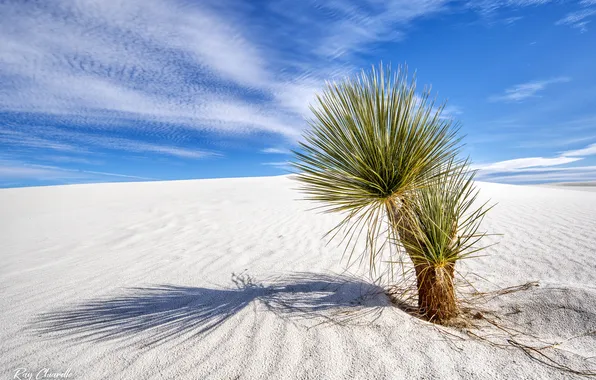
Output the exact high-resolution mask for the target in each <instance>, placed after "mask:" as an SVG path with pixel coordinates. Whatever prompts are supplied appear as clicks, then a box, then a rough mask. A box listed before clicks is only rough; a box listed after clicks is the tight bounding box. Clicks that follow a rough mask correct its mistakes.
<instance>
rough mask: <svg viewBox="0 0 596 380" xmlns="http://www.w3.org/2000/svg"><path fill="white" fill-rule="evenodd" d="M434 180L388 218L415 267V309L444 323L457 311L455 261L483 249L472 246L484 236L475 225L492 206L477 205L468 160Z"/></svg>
mask: <svg viewBox="0 0 596 380" xmlns="http://www.w3.org/2000/svg"><path fill="white" fill-rule="evenodd" d="M435 178H436V179H435V180H434V181H433V182H432V183H430V184H429V185H428V186H426V187H425V188H422V189H419V190H417V191H416V192H415V194H412V196H411V197H409V198H408V199H407V200H406V202H407V204H406V206H405V207H404V208H403V211H402V212H401V213H400V215H399V216H396V217H392V218H391V221H392V223H393V224H394V225H393V228H395V229H396V230H397V231H398V232H399V238H400V243H401V244H402V245H403V247H404V248H405V250H406V252H407V253H408V256H409V257H410V259H411V260H412V263H413V265H414V269H415V273H416V285H417V290H418V309H419V312H420V313H421V314H422V315H424V316H425V317H426V318H427V319H429V320H431V321H437V322H439V323H442V322H445V321H449V320H451V319H452V318H454V317H456V316H457V315H458V314H459V309H458V305H457V298H456V293H455V284H454V280H455V276H454V275H455V263H456V262H457V261H458V260H460V259H463V258H466V257H469V256H470V255H472V254H474V253H475V252H477V251H479V250H480V249H482V248H475V245H476V243H477V242H478V241H479V240H480V239H481V238H482V237H483V236H485V234H484V233H480V232H479V227H480V223H481V222H482V219H483V218H484V215H485V214H486V212H487V211H488V210H489V209H490V207H486V203H485V204H482V205H478V204H477V203H476V199H477V196H478V190H477V189H476V188H475V186H474V181H473V180H474V172H473V171H471V170H470V169H469V166H468V163H467V162H463V163H455V162H450V163H448V165H447V170H443V171H442V174H441V175H439V176H438V177H435ZM398 218H399V219H398Z"/></svg>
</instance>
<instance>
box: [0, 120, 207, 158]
mask: <svg viewBox="0 0 596 380" xmlns="http://www.w3.org/2000/svg"><path fill="white" fill-rule="evenodd" d="M26 129H27V131H28V132H21V131H15V130H11V129H8V128H2V127H0V143H1V144H6V145H12V146H22V147H25V148H34V149H37V148H42V149H46V150H53V151H59V152H66V153H78V154H81V153H89V152H92V151H94V150H97V148H100V149H109V150H120V151H128V152H136V153H157V154H162V155H168V156H175V157H180V158H192V159H197V158H204V157H208V156H217V155H218V153H216V152H210V151H204V150H199V149H187V148H181V147H176V146H171V145H163V144H157V143H149V142H143V141H139V140H132V139H125V138H118V137H108V136H105V135H100V134H91V133H84V132H78V131H76V130H62V129H58V128H51V127H33V126H31V127H28V128H26Z"/></svg>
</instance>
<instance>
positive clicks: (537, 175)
mask: <svg viewBox="0 0 596 380" xmlns="http://www.w3.org/2000/svg"><path fill="white" fill-rule="evenodd" d="M478 179H480V180H483V181H490V182H501V183H545V182H578V181H582V182H587V181H594V180H596V166H579V167H569V168H549V169H547V170H542V171H537V170H534V171H530V170H527V169H526V170H522V171H519V172H515V173H506V174H503V173H501V174H497V175H492V176H487V175H484V176H479V177H478Z"/></svg>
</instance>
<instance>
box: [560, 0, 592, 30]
mask: <svg viewBox="0 0 596 380" xmlns="http://www.w3.org/2000/svg"><path fill="white" fill-rule="evenodd" d="M582 4H583V5H591V4H596V2H593V1H592V2H587V1H583V2H582ZM594 15H596V8H589V9H582V10H579V11H575V12H571V13H569V14H567V15H566V16H565V17H563V18H562V19H560V20H558V21H557V22H556V23H555V25H568V26H571V27H573V28H576V29H579V30H580V31H581V32H582V33H583V32H586V31H587V30H588V28H587V25H588V23H589V22H590V20H588V18H590V17H592V16H594Z"/></svg>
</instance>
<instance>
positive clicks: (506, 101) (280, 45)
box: [0, 0, 596, 187]
mask: <svg viewBox="0 0 596 380" xmlns="http://www.w3.org/2000/svg"><path fill="white" fill-rule="evenodd" d="M594 21H596V0H573V1H572V0H569V1H564V0H560V1H547V0H496V1H484V0H479V1H446V0H394V1H381V0H364V1H350V0H330V1H315V0H304V1H295V0H276V1H243V0H242V1H241V0H238V1H235V0H218V1H209V0H197V1H175V0H126V1H103V0H95V1H91V0H77V1H74V0H72V1H71V0H69V1H66V0H64V1H59V0H57V1H51V2H50V1H22V0H19V1H6V0H5V1H0V81H1V84H2V85H1V86H0V187H16V186H29V185H35V186H37V185H52V184H65V183H88V182H108V181H136V180H153V179H159V180H170V179H189V178H212V177H235V176H257V175H276V174H284V173H285V168H286V162H287V161H288V160H289V159H290V158H291V156H290V155H288V152H289V150H290V149H293V148H295V147H296V143H297V141H299V140H300V136H301V133H302V131H303V130H304V129H305V128H307V124H306V122H305V117H308V116H309V114H308V104H309V103H310V102H311V101H312V99H313V94H314V93H315V92H316V91H318V90H320V89H321V87H322V85H323V84H324V82H325V80H336V79H340V78H342V77H344V76H346V75H350V74H353V73H355V72H356V71H357V70H359V69H361V68H369V67H370V66H371V65H376V64H378V63H379V62H381V61H383V62H384V63H391V64H392V65H393V66H396V65H398V64H403V63H407V65H408V67H409V70H410V71H411V72H413V71H414V70H416V71H417V78H418V84H419V86H420V87H421V88H422V87H423V85H425V84H432V88H433V92H435V93H437V94H438V98H439V100H447V101H448V105H447V108H446V111H447V113H448V114H449V115H450V116H453V117H455V118H457V119H458V120H459V121H460V122H461V123H462V126H463V127H462V131H463V132H464V133H465V134H466V135H467V137H466V139H465V142H466V143H467V145H466V147H465V152H466V153H467V154H469V155H470V156H471V158H472V159H473V161H474V164H475V167H477V168H479V169H481V171H480V173H479V178H480V179H481V180H488V181H495V182H506V183H538V182H567V181H592V180H596V70H595V69H594V67H595V66H596V22H594Z"/></svg>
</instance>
